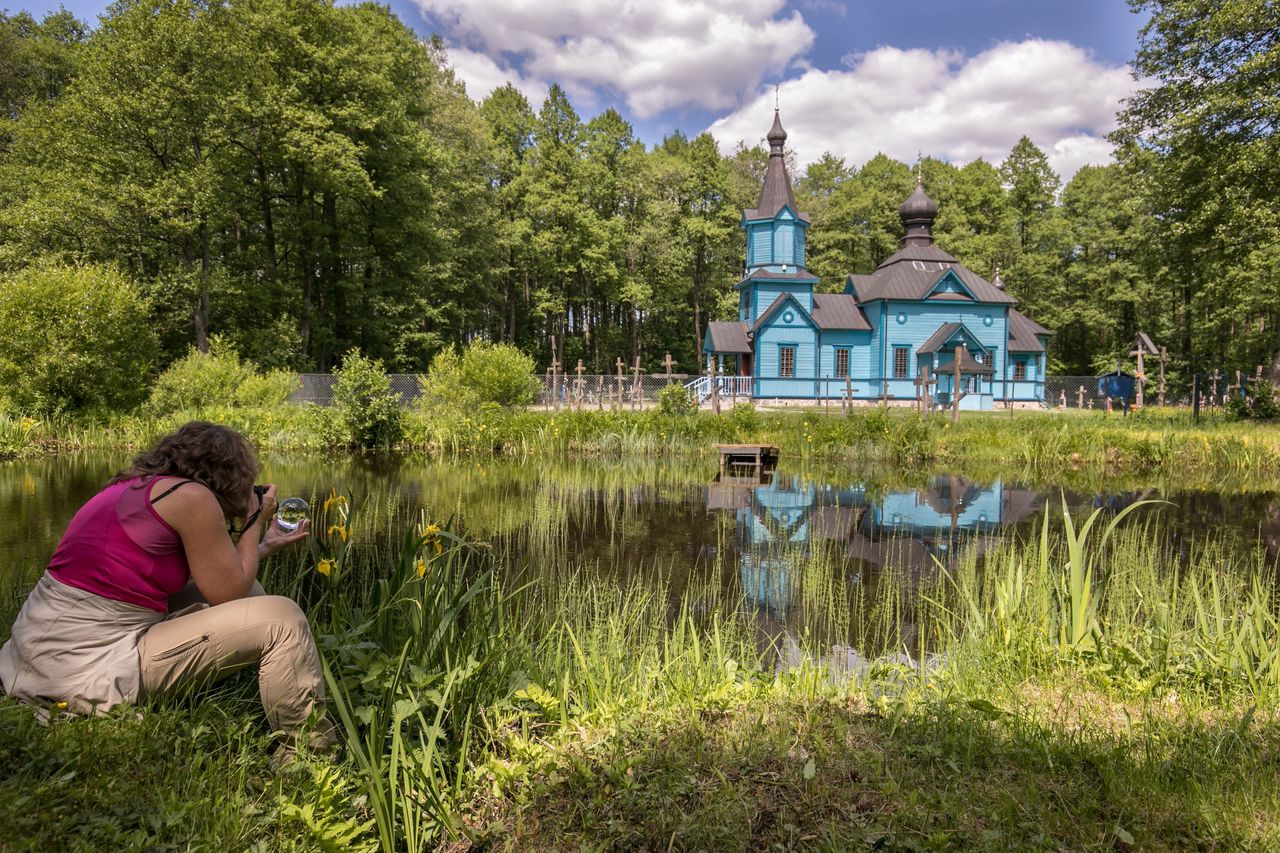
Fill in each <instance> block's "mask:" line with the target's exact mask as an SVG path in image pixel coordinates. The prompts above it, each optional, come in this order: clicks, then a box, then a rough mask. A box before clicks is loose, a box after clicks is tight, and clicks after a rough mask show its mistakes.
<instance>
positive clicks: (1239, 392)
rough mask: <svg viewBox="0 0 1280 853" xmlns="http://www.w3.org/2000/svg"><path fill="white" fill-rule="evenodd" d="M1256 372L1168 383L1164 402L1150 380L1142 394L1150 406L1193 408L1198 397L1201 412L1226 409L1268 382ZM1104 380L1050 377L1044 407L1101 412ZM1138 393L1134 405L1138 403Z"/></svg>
mask: <svg viewBox="0 0 1280 853" xmlns="http://www.w3.org/2000/svg"><path fill="white" fill-rule="evenodd" d="M1262 373H1263V372H1262V370H1261V369H1259V370H1257V371H1256V372H1255V373H1254V374H1252V375H1249V374H1246V373H1244V372H1242V371H1238V370H1237V371H1231V372H1227V371H1224V370H1213V371H1209V372H1206V373H1200V374H1197V375H1193V376H1189V377H1181V378H1178V379H1174V378H1172V377H1170V378H1169V380H1168V381H1167V382H1166V383H1165V387H1164V393H1163V400H1161V396H1162V395H1161V389H1160V382H1159V380H1157V379H1154V378H1150V377H1148V379H1147V382H1146V385H1145V387H1144V388H1143V390H1142V395H1143V404H1144V405H1147V406H1158V405H1162V404H1163V405H1166V406H1181V407H1185V408H1190V407H1191V406H1192V404H1193V399H1194V398H1195V397H1197V396H1198V397H1199V402H1200V408H1202V409H1213V408H1220V407H1222V406H1225V405H1227V401H1229V400H1230V399H1231V398H1232V397H1233V396H1247V395H1249V394H1251V393H1252V392H1251V390H1250V389H1251V388H1253V387H1254V386H1255V384H1256V383H1259V382H1266V381H1268V380H1267V379H1265V378H1264V377H1263V375H1262ZM1101 379H1102V377H1101V376H1050V377H1048V378H1047V379H1046V380H1045V405H1047V406H1048V407H1049V408H1051V409H1062V408H1066V409H1098V408H1104V407H1105V406H1106V401H1107V398H1106V395H1105V394H1103V393H1102V391H1101V389H1100V387H1099V381H1100V380H1101ZM1136 396H1137V394H1136V390H1135V394H1134V401H1135V402H1136Z"/></svg>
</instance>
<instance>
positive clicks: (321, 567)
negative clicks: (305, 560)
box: [316, 560, 334, 577]
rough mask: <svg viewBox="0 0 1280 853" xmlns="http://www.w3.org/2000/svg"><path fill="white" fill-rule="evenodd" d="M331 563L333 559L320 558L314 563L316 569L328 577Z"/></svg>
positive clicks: (331, 568)
mask: <svg viewBox="0 0 1280 853" xmlns="http://www.w3.org/2000/svg"><path fill="white" fill-rule="evenodd" d="M333 565H334V563H333V560H321V561H320V562H318V563H316V571H317V572H319V573H320V574H322V575H324V576H325V577H329V575H330V573H331V572H333Z"/></svg>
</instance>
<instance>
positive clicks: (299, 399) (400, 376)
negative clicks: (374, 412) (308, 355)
mask: <svg viewBox="0 0 1280 853" xmlns="http://www.w3.org/2000/svg"><path fill="white" fill-rule="evenodd" d="M335 381H336V379H335V377H334V375H333V374H332V373H300V374H298V390H297V391H294V392H293V397H292V398H291V399H292V400H293V402H295V403H315V404H317V405H320V406H327V405H329V404H330V403H332V402H333V385H334V382H335ZM391 390H392V391H394V392H395V393H396V394H398V395H399V396H400V402H402V403H404V404H405V405H408V404H409V403H412V402H413V401H414V400H417V399H418V398H419V397H421V396H422V377H421V376H419V375H418V374H416V373H392V374H391Z"/></svg>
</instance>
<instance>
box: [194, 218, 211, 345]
mask: <svg viewBox="0 0 1280 853" xmlns="http://www.w3.org/2000/svg"><path fill="white" fill-rule="evenodd" d="M192 313H193V314H194V315H195V317H194V319H195V327H196V349H198V350H199V351H200V352H208V351H209V218H208V217H207V216H204V215H203V214H202V215H201V216H200V286H199V289H198V290H197V292H196V299H195V305H194V310H193V312H192Z"/></svg>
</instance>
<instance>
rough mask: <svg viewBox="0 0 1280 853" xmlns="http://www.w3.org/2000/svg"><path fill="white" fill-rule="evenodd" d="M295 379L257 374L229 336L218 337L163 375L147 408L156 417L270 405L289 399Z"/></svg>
mask: <svg viewBox="0 0 1280 853" xmlns="http://www.w3.org/2000/svg"><path fill="white" fill-rule="evenodd" d="M297 384H298V380H297V377H296V376H295V375H294V374H292V373H289V372H288V371H284V370H273V371H271V372H270V373H266V374H259V373H257V372H256V371H255V370H254V367H253V365H252V364H250V363H248V362H245V361H241V360H240V356H239V355H237V354H236V351H235V349H234V348H233V347H231V346H230V344H228V343H227V342H226V340H224V339H223V338H220V337H217V336H214V337H213V338H211V339H210V340H209V351H208V352H200V351H199V350H197V349H196V348H195V347H192V348H191V351H190V352H188V353H187V354H186V355H185V356H183V357H182V358H180V359H178V360H177V361H175V362H174V363H173V364H171V365H169V367H168V369H167V370H165V372H164V373H162V374H160V378H159V379H157V380H156V384H155V386H154V387H152V389H151V397H150V399H148V400H147V406H146V408H147V412H148V413H149V414H152V415H157V416H159V415H168V414H173V413H174V412H190V411H199V410H205V409H211V408H215V407H220V406H231V407H259V408H269V407H272V406H279V405H282V404H284V403H286V402H288V400H289V397H290V396H291V395H292V394H293V392H294V389H295V388H296V387H297Z"/></svg>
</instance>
